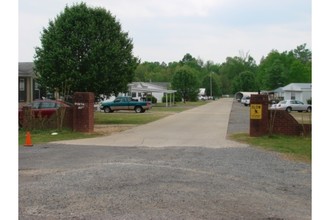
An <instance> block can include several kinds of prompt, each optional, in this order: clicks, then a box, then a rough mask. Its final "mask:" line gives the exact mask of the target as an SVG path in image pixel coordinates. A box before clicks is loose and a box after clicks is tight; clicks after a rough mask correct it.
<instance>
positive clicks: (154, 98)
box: [146, 95, 157, 104]
mask: <svg viewBox="0 0 330 220" xmlns="http://www.w3.org/2000/svg"><path fill="white" fill-rule="evenodd" d="M146 99H147V101H150V100H151V103H152V104H156V103H157V98H156V97H155V96H151V95H147V97H146Z"/></svg>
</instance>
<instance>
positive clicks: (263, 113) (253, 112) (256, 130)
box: [250, 95, 268, 137]
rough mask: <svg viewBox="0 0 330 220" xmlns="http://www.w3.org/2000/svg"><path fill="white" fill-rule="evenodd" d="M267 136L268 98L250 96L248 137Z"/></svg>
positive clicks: (264, 96)
mask: <svg viewBox="0 0 330 220" xmlns="http://www.w3.org/2000/svg"><path fill="white" fill-rule="evenodd" d="M266 134H268V96H267V95H251V99H250V136H253V137H258V136H262V135H266Z"/></svg>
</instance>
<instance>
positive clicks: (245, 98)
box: [241, 96, 250, 106]
mask: <svg viewBox="0 0 330 220" xmlns="http://www.w3.org/2000/svg"><path fill="white" fill-rule="evenodd" d="M241 103H242V104H244V105H245V106H249V105H250V96H244V97H243V98H242V99H241Z"/></svg>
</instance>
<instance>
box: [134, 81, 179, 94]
mask: <svg viewBox="0 0 330 220" xmlns="http://www.w3.org/2000/svg"><path fill="white" fill-rule="evenodd" d="M128 86H129V87H130V89H131V91H136V92H159V93H174V92H176V90H168V89H167V87H168V86H169V83H167V82H157V83H147V82H132V83H130V84H128Z"/></svg>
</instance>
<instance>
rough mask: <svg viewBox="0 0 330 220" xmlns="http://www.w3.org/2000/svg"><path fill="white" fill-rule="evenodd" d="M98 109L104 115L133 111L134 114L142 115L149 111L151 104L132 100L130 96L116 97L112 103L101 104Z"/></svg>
mask: <svg viewBox="0 0 330 220" xmlns="http://www.w3.org/2000/svg"><path fill="white" fill-rule="evenodd" d="M100 109H101V110H103V111H104V112H105V113H110V112H114V111H119V110H134V111H135V112H136V113H143V112H145V111H146V110H149V109H151V103H150V102H148V101H138V100H135V99H132V97H131V96H121V97H117V98H116V99H115V100H114V101H104V102H101V104H100Z"/></svg>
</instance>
